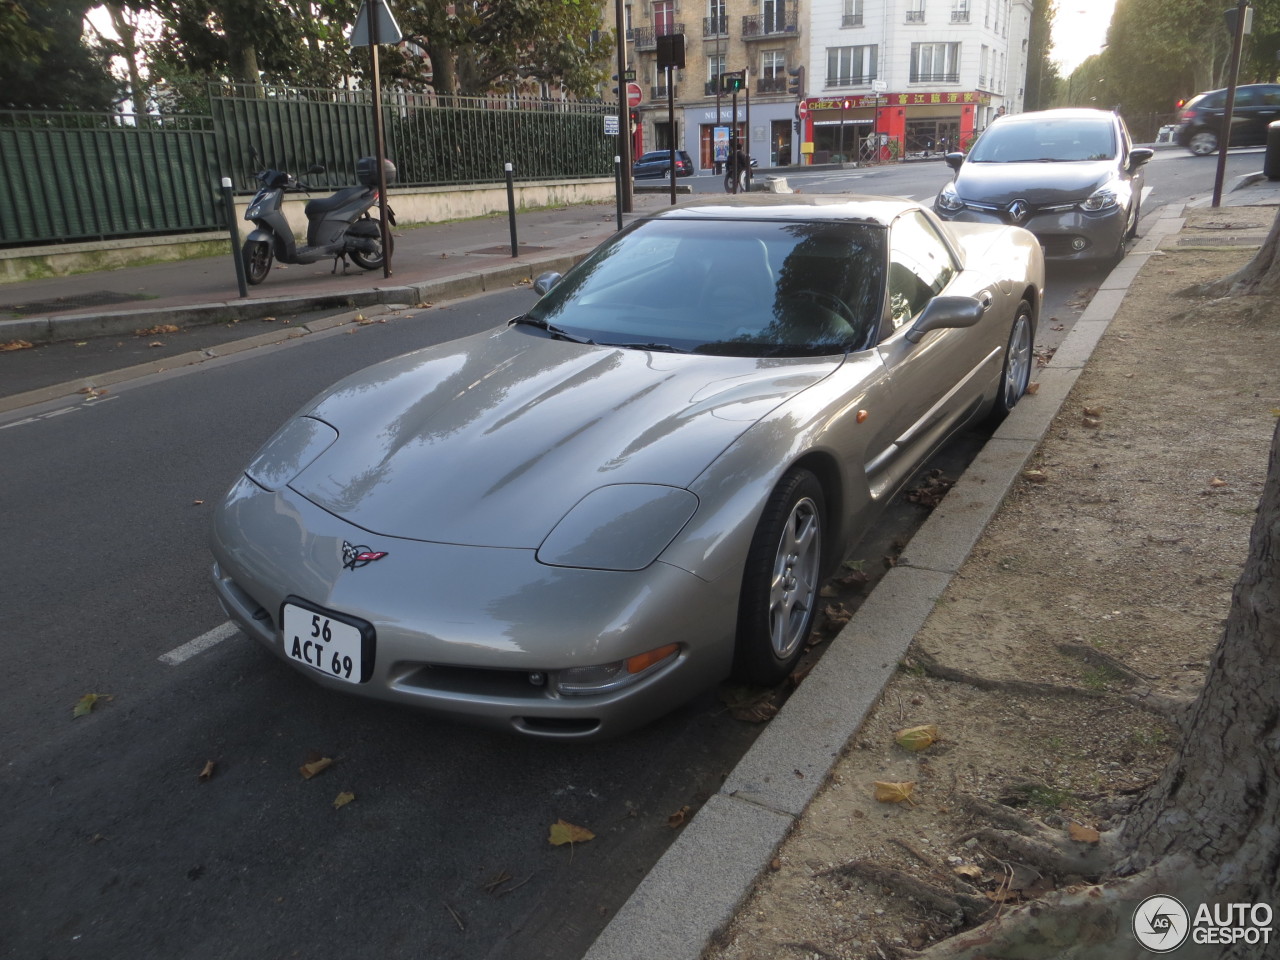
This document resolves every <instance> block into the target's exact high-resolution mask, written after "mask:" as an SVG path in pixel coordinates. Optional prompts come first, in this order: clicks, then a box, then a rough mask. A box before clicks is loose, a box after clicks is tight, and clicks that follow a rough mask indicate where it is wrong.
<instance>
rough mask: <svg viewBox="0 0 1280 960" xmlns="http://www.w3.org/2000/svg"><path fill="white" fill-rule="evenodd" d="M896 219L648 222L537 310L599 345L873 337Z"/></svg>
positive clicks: (780, 348)
mask: <svg viewBox="0 0 1280 960" xmlns="http://www.w3.org/2000/svg"><path fill="white" fill-rule="evenodd" d="M885 233H886V231H885V229H884V228H883V227H879V226H875V225H871V224H865V223H850V222H840V221H808V222H795V221H791V222H787V221H778V220H712V219H702V218H700V219H674V218H667V219H662V220H652V221H644V222H641V223H638V224H636V225H635V226H634V227H632V228H630V229H628V230H626V231H624V232H623V233H621V234H619V235H618V236H617V237H616V238H615V239H614V240H612V241H611V242H609V243H608V244H606V245H605V246H603V247H601V248H600V249H599V250H597V251H596V252H595V253H594V254H592V255H591V257H589V258H588V259H587V260H585V261H583V262H582V263H581V264H579V265H578V266H577V267H575V268H574V269H573V270H572V271H570V273H568V274H567V275H566V276H565V278H564V279H563V280H562V281H561V282H560V283H558V284H557V285H556V286H555V287H553V288H552V289H551V291H550V292H549V293H548V294H547V295H546V296H544V297H543V298H542V299H541V300H539V301H538V303H537V304H536V305H535V306H534V308H533V309H532V310H531V311H530V312H529V314H528V316H527V318H525V319H528V320H532V321H535V322H539V323H544V324H550V325H552V326H553V327H555V328H558V329H559V330H560V331H563V332H565V333H567V334H569V335H570V336H572V337H573V338H575V339H585V340H590V341H591V342H593V343H599V344H610V345H617V346H630V347H637V348H650V349H670V350H677V351H682V352H693V353H710V354H722V355H733V356H761V357H764V356H769V357H776V356H813V355H821V354H829V353H840V352H844V351H847V350H850V349H857V348H861V347H863V346H865V345H867V343H868V340H869V338H870V337H871V335H872V333H873V331H874V330H875V329H876V328H877V327H878V324H879V320H880V315H881V307H882V302H883V289H884V262H885V254H884V250H885Z"/></svg>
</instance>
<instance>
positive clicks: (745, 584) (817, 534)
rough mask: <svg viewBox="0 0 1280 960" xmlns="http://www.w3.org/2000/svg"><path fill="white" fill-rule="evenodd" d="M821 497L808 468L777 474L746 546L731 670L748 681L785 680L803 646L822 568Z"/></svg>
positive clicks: (823, 513) (823, 520)
mask: <svg viewBox="0 0 1280 960" xmlns="http://www.w3.org/2000/svg"><path fill="white" fill-rule="evenodd" d="M825 525H826V497H825V496H824V495H823V492H822V484H820V483H819V482H818V478H817V477H815V476H814V475H813V474H812V473H810V472H809V471H808V470H803V469H795V470H792V471H791V472H789V473H788V474H787V475H786V476H785V477H783V478H782V482H781V483H779V484H778V486H777V487H776V488H775V489H774V491H773V493H772V494H770V496H769V500H768V502H767V503H766V504H765V508H764V513H763V515H762V516H761V517H760V524H759V526H757V527H756V533H755V536H754V537H753V538H752V541H751V548H750V550H749V551H748V552H747V564H746V570H745V572H744V574H743V579H742V600H741V602H740V604H739V609H738V648H737V661H736V664H735V673H736V674H737V676H738V677H739V678H740V679H742V680H745V681H747V682H748V683H755V684H760V685H762V686H771V685H773V684H775V683H779V682H780V681H782V680H784V679H785V678H786V677H787V676H788V675H789V674H790V673H791V671H792V670H793V669H794V668H795V665H796V663H797V661H799V659H800V655H801V654H802V653H803V652H804V641H805V638H806V637H807V636H808V635H809V629H810V628H811V627H812V626H813V616H814V612H815V610H816V608H817V603H818V589H819V587H820V586H821V582H820V578H821V575H822V535H823V528H824V526H825Z"/></svg>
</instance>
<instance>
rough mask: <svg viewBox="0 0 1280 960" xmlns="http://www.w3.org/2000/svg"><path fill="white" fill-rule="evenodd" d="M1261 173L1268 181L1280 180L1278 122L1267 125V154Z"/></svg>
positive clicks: (1279, 125)
mask: <svg viewBox="0 0 1280 960" xmlns="http://www.w3.org/2000/svg"><path fill="white" fill-rule="evenodd" d="M1262 173H1263V175H1264V176H1265V177H1266V178H1267V179H1268V180H1280V120H1273V121H1271V123H1268V124H1267V153H1266V156H1265V157H1264V158H1263V161H1262Z"/></svg>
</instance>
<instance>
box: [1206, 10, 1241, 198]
mask: <svg viewBox="0 0 1280 960" xmlns="http://www.w3.org/2000/svg"><path fill="white" fill-rule="evenodd" d="M1248 7H1249V0H1240V2H1239V3H1238V4H1236V9H1235V11H1234V12H1235V31H1234V35H1233V36H1232V38H1231V60H1230V61H1229V63H1228V64H1227V81H1228V83H1229V84H1230V85H1229V86H1228V87H1227V106H1226V112H1225V113H1224V114H1223V116H1222V130H1221V131H1220V132H1219V134H1218V169H1217V171H1216V173H1215V174H1214V177H1213V203H1212V206H1215V207H1220V206H1222V180H1223V178H1224V177H1225V176H1226V173H1227V147H1228V146H1230V144H1231V117H1232V114H1234V113H1235V108H1236V78H1237V77H1238V76H1239V73H1240V48H1241V47H1242V46H1244V32H1245V20H1246V15H1245V11H1246V10H1247V9H1248ZM1230 12H1231V11H1228V13H1230ZM1228 22H1229V21H1228Z"/></svg>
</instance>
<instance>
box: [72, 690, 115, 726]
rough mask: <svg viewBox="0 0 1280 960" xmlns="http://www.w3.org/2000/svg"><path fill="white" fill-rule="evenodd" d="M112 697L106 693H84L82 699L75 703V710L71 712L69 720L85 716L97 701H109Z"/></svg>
mask: <svg viewBox="0 0 1280 960" xmlns="http://www.w3.org/2000/svg"><path fill="white" fill-rule="evenodd" d="M110 699H112V697H111V696H110V694H106V693H86V694H85V695H84V696H83V697H81V698H80V699H79V700H77V701H76V705H75V708H74V709H73V710H72V711H71V719H72V720H75V719H76V718H77V717H83V716H87V715H88V713H89V711H90V710H92V709H93V707H94V704H96V703H97V702H98V701H99V700H110Z"/></svg>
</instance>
